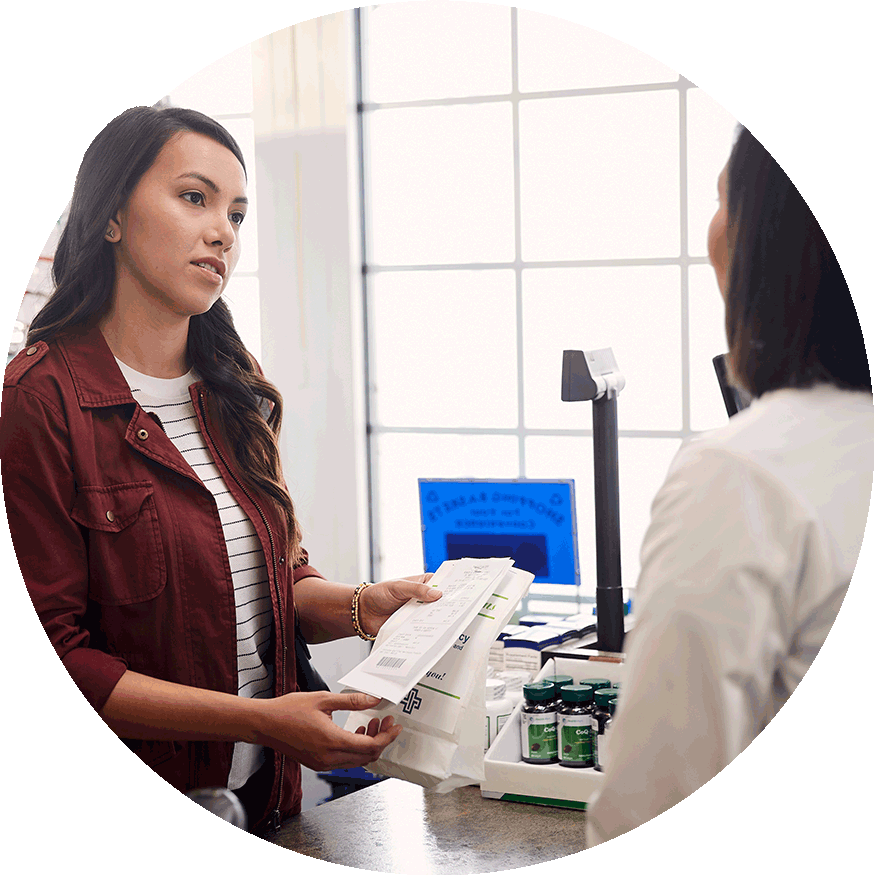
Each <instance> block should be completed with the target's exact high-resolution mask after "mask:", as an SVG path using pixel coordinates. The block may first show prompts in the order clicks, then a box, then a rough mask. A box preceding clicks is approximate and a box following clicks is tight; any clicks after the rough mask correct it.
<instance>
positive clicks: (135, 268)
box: [105, 132, 248, 321]
mask: <svg viewBox="0 0 874 875" xmlns="http://www.w3.org/2000/svg"><path fill="white" fill-rule="evenodd" d="M247 203H248V202H247V200H246V176H245V173H244V171H243V168H242V166H241V165H240V162H239V161H238V160H237V159H236V157H234V154H233V153H232V152H231V151H230V150H228V149H226V148H225V147H224V146H222V145H221V144H219V143H217V142H216V141H215V140H213V139H212V138H210V137H207V136H205V135H203V134H196V133H192V132H184V133H181V134H177V135H176V136H174V137H172V138H171V139H170V140H169V141H168V142H167V143H166V145H165V146H164V148H163V149H162V150H161V152H160V153H159V154H158V157H157V159H156V160H155V163H154V164H152V166H151V167H150V168H149V169H148V170H147V171H146V172H145V173H144V174H143V176H142V178H141V179H140V181H139V182H138V183H137V185H136V187H135V188H134V190H133V192H132V193H131V196H130V198H129V199H128V202H127V203H126V204H125V205H124V207H122V209H121V210H119V211H118V214H117V215H116V217H115V219H113V220H112V221H111V222H110V227H109V229H108V231H112V232H113V233H112V236H111V237H110V236H109V233H108V232H107V236H106V238H105V239H106V240H108V241H109V242H110V243H113V244H114V245H115V256H116V259H115V263H116V282H115V296H116V300H115V302H114V303H115V305H116V307H119V306H122V307H124V306H125V305H129V307H130V308H132V310H131V312H142V311H143V310H145V311H146V312H147V313H149V314H150V315H152V316H154V317H155V318H156V319H158V320H159V321H166V319H167V317H170V319H176V318H186V319H187V318H188V317H190V316H193V315H196V314H199V313H205V312H206V311H207V310H209V308H210V307H211V306H212V305H213V304H214V303H215V302H216V300H218V298H219V296H220V295H221V293H222V291H223V290H224V288H225V286H226V285H227V283H228V280H229V279H230V277H231V274H232V273H233V270H234V267H236V264H237V261H238V260H239V257H240V239H239V234H240V224H241V223H242V221H243V219H244V218H245V215H246V208H247Z"/></svg>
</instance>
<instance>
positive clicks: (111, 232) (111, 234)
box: [106, 228, 115, 237]
mask: <svg viewBox="0 0 874 875" xmlns="http://www.w3.org/2000/svg"><path fill="white" fill-rule="evenodd" d="M106 236H107V237H115V231H113V230H112V228H110V229H109V230H108V231H107V232H106Z"/></svg>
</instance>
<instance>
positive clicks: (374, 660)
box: [340, 559, 513, 704]
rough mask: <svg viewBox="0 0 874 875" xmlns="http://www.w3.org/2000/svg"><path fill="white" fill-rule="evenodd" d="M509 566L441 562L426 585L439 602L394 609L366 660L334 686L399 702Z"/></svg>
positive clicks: (490, 562) (499, 561)
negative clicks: (437, 592) (437, 593)
mask: <svg viewBox="0 0 874 875" xmlns="http://www.w3.org/2000/svg"><path fill="white" fill-rule="evenodd" d="M512 566H513V560H512V559H453V560H449V561H447V562H444V563H443V564H442V565H441V566H440V567H439V568H438V569H437V571H436V572H435V573H434V576H433V577H432V578H431V580H430V581H429V583H430V584H431V586H434V587H436V588H437V589H439V590H441V591H442V593H443V598H441V599H439V600H438V601H436V602H430V603H425V602H420V601H417V600H411V601H409V602H407V604H405V605H404V606H403V607H402V608H399V609H398V610H397V611H396V612H395V614H394V615H393V616H392V617H391V619H390V620H389V621H388V622H387V623H386V624H385V626H383V628H382V629H381V630H380V633H379V635H378V636H377V639H376V642H375V643H374V647H373V651H372V652H371V654H370V656H368V657H367V659H365V660H364V662H362V663H361V664H360V665H359V666H357V667H356V668H354V669H353V670H352V671H351V672H349V674H347V675H346V676H345V677H343V678H341V679H340V683H342V684H346V686H348V687H351V688H352V689H354V690H361V691H362V692H364V693H369V694H370V695H371V696H379V698H381V699H387V700H388V701H389V702H393V703H394V704H397V703H398V702H400V700H401V699H403V697H404V696H406V694H407V693H408V692H409V691H410V690H411V689H412V688H413V687H414V686H415V685H416V683H417V682H418V681H419V680H420V679H421V677H422V675H423V674H424V673H425V672H426V671H427V670H428V669H429V668H430V667H431V666H432V665H434V663H435V662H437V660H438V659H440V657H441V656H443V654H444V653H446V651H447V650H449V648H450V647H451V646H452V644H453V642H454V641H455V640H456V639H457V638H458V635H459V633H461V632H463V631H464V629H465V627H466V626H467V624H468V623H469V622H470V621H471V620H472V619H473V618H474V617H475V616H476V615H477V613H478V612H479V611H480V609H481V608H482V605H483V599H484V598H485V597H486V596H487V595H488V594H489V593H491V591H492V590H493V589H494V588H496V587H497V585H498V583H499V582H500V581H501V580H502V579H503V578H504V576H505V575H506V574H507V572H508V571H509V570H510V568H512Z"/></svg>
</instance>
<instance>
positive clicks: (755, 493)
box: [587, 386, 874, 847]
mask: <svg viewBox="0 0 874 875" xmlns="http://www.w3.org/2000/svg"><path fill="white" fill-rule="evenodd" d="M872 470H874V406H872V398H871V395H870V394H868V393H866V392H851V391H845V390H840V389H836V388H833V387H831V386H817V387H816V388H813V389H781V390H779V391H775V392H769V393H766V394H765V395H763V396H762V397H761V398H760V399H758V400H756V401H754V402H753V403H752V404H751V406H750V407H749V408H748V409H747V410H744V411H742V412H741V413H739V414H737V415H736V416H734V417H732V419H731V420H730V421H729V423H728V424H727V425H726V426H725V427H724V428H721V429H719V430H717V431H714V432H709V433H707V434H705V435H702V436H699V437H697V438H692V439H690V440H688V441H687V442H685V443H684V445H683V447H682V448H681V449H680V451H679V452H678V454H677V456H676V457H675V459H674V461H673V463H672V465H671V468H670V470H669V472H668V476H667V479H666V480H665V483H664V485H663V486H662V487H661V489H660V490H659V492H658V494H657V495H656V497H655V500H654V501H653V505H652V520H651V523H650V526H649V529H648V530H647V533H646V537H645V538H644V543H643V546H642V548H641V573H640V578H639V580H638V584H637V593H636V608H635V611H634V613H635V616H636V620H635V625H634V628H633V629H632V630H631V631H630V632H629V634H628V636H627V638H626V643H627V647H626V652H627V664H626V676H625V682H624V683H623V685H622V691H621V693H620V698H619V702H618V706H617V716H616V718H615V720H614V725H613V728H612V733H613V737H612V740H611V746H610V751H611V754H610V764H609V766H608V769H607V772H606V774H605V781H604V786H603V788H602V790H601V792H600V794H599V796H598V798H597V799H596V800H595V801H594V803H593V804H592V805H591V806H590V808H589V811H588V817H587V842H588V845H589V846H590V847H591V846H593V845H595V844H598V843H599V842H603V841H607V840H608V839H611V838H615V837H616V836H618V835H620V834H622V833H624V832H627V831H628V830H631V829H634V827H636V826H639V825H640V824H642V823H644V822H646V821H647V820H650V819H651V818H653V817H655V816H656V815H658V814H660V813H662V812H663V811H666V810H667V809H668V808H671V807H672V806H673V805H675V804H676V803H677V802H679V801H681V800H682V799H684V798H685V797H687V796H689V795H690V794H691V793H693V792H694V791H695V790H697V789H698V788H699V787H701V786H703V785H704V784H705V783H706V782H707V781H709V780H710V778H712V777H713V776H714V775H716V774H717V773H718V772H719V771H720V770H721V769H722V768H724V767H725V766H726V765H727V764H728V763H729V762H731V760H732V759H734V757H736V756H737V755H738V754H739V753H740V752H741V751H742V750H743V749H744V748H745V747H746V746H747V745H748V744H749V743H750V742H751V741H752V740H753V738H754V737H755V736H756V734H757V733H759V732H760V731H761V730H762V729H763V728H764V727H765V726H766V725H767V723H768V722H769V721H770V720H771V718H772V717H773V716H774V715H775V714H776V713H777V711H778V710H779V709H780V708H781V706H782V705H783V704H784V703H785V701H786V700H787V699H788V698H789V696H790V695H791V694H792V692H793V691H794V690H795V688H796V687H797V686H798V683H799V682H800V680H801V678H802V677H803V676H804V673H805V672H806V671H807V669H808V668H809V666H810V664H811V663H812V662H813V660H814V658H815V657H816V655H817V653H818V652H819V649H820V647H821V646H822V644H823V642H824V641H825V637H826V635H827V634H828V632H829V629H831V626H832V623H833V622H834V620H835V617H836V616H837V612H838V610H839V609H840V606H841V602H842V601H843V598H844V594H845V593H846V590H847V586H848V585H849V582H850V578H851V576H852V574H853V569H854V568H855V565H856V560H857V559H858V556H859V551H860V549H861V545H862V536H863V533H864V530H865V522H866V519H867V516H868V507H869V504H870V501H871V483H872Z"/></svg>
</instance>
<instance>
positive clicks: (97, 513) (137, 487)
mask: <svg viewBox="0 0 874 875" xmlns="http://www.w3.org/2000/svg"><path fill="white" fill-rule="evenodd" d="M153 489H154V487H153V485H152V484H151V483H150V482H149V481H148V480H143V481H138V482H136V483H118V484H115V485H114V486H80V487H79V490H78V493H77V495H76V499H75V501H74V502H73V509H72V511H71V516H72V517H73V519H74V520H75V521H76V522H77V523H79V524H80V525H82V526H85V527H86V528H89V529H96V530H97V531H100V532H120V531H121V530H122V529H124V528H126V527H127V526H129V525H130V524H131V523H132V522H133V521H134V520H135V519H136V518H137V517H138V516H139V513H140V510H141V509H142V507H143V504H144V502H145V501H146V499H148V497H149V496H150V495H151V494H152V492H153Z"/></svg>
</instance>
